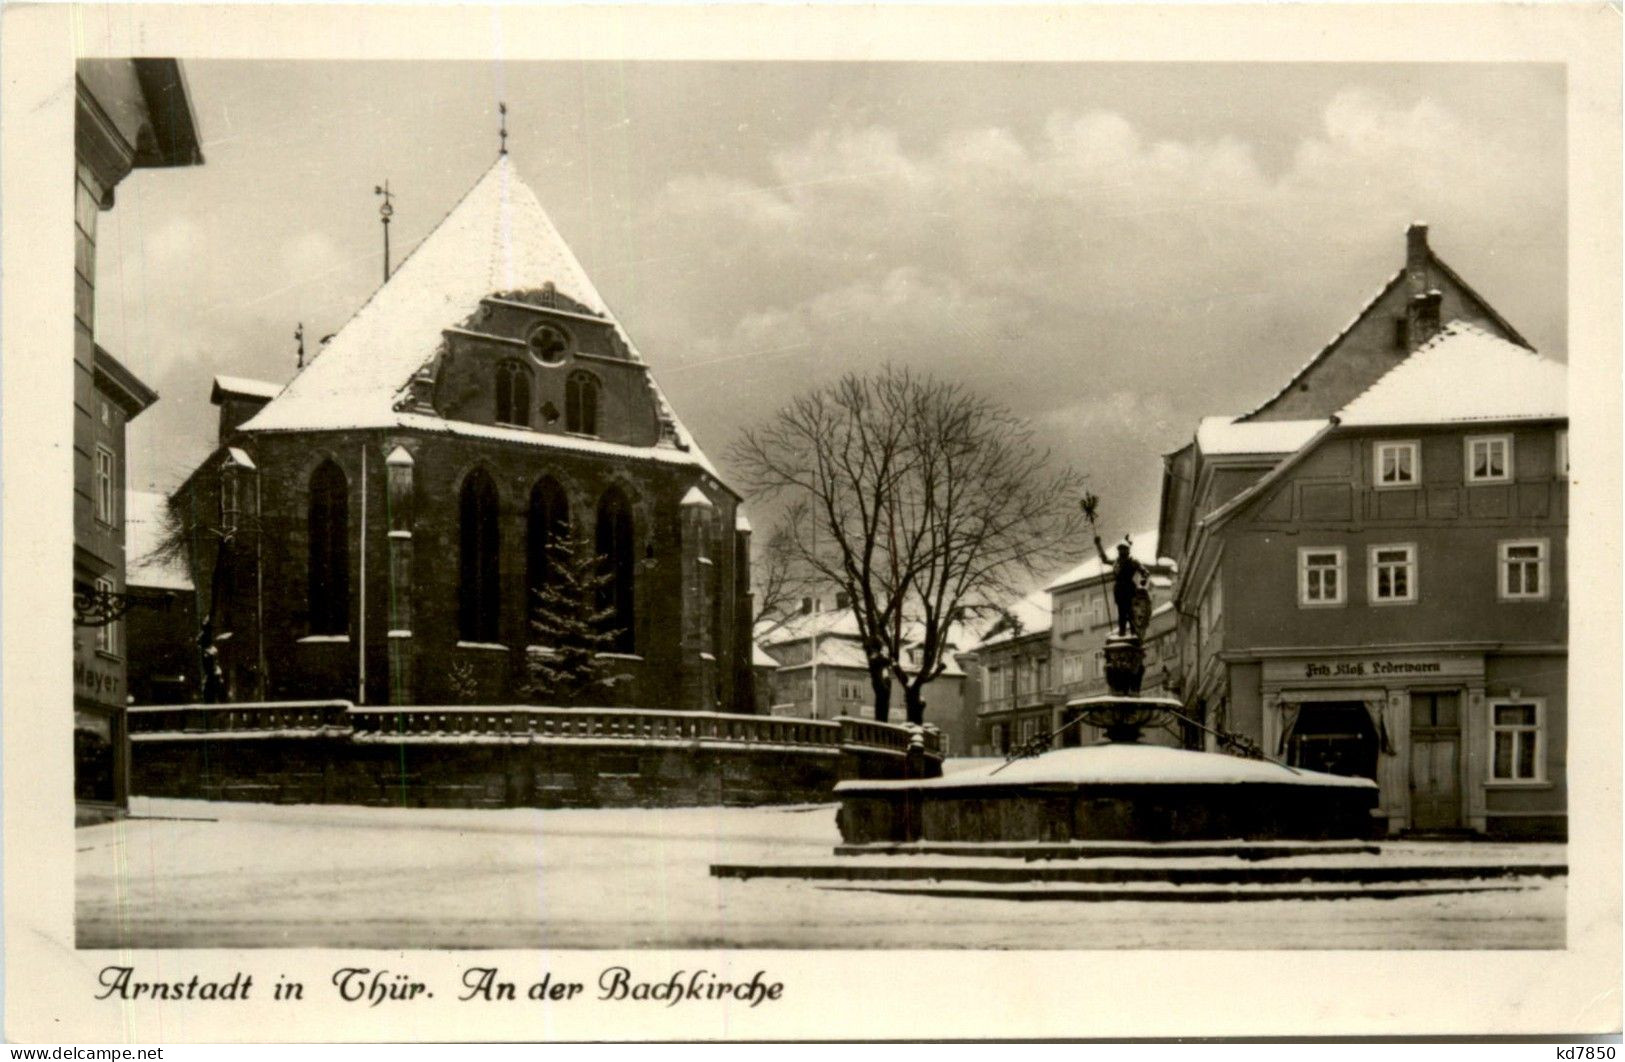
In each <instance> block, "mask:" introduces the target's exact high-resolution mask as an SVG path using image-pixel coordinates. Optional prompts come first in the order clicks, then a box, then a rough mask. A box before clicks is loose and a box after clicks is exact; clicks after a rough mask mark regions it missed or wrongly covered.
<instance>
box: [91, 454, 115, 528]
mask: <svg viewBox="0 0 1625 1062" xmlns="http://www.w3.org/2000/svg"><path fill="white" fill-rule="evenodd" d="M115 461H116V459H115V458H114V456H113V451H111V450H109V449H108V448H107V447H105V446H97V447H96V494H95V499H96V519H98V520H100V521H101V522H102V523H104V524H113V523H116V522H117V520H118V504H117V503H118V493H117V491H116V489H115V488H116V484H117V476H116V475H115V473H114V470H115V468H116V467H117V465H116V463H115Z"/></svg>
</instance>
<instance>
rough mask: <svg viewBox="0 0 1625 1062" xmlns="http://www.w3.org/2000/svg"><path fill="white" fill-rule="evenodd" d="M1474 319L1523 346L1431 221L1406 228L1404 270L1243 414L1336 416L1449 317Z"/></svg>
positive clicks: (1252, 416) (1252, 417)
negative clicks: (1453, 260)
mask: <svg viewBox="0 0 1625 1062" xmlns="http://www.w3.org/2000/svg"><path fill="white" fill-rule="evenodd" d="M1457 320H1459V321H1467V322H1470V323H1472V324H1474V325H1477V326H1478V327H1479V328H1481V329H1483V330H1484V331H1486V332H1488V333H1490V334H1491V335H1494V336H1498V337H1500V338H1502V339H1506V340H1509V341H1511V342H1513V343H1517V344H1519V345H1521V346H1528V344H1527V343H1526V342H1525V341H1524V339H1523V337H1522V336H1520V335H1519V334H1518V333H1517V331H1516V330H1515V329H1514V328H1513V327H1512V326H1511V325H1510V324H1509V323H1507V321H1506V319H1505V318H1503V317H1502V316H1501V315H1500V314H1499V313H1497V312H1496V311H1495V309H1494V307H1492V306H1490V305H1489V303H1488V302H1486V301H1485V300H1484V299H1483V298H1482V297H1481V296H1480V295H1479V294H1478V293H1477V292H1475V291H1474V290H1473V289H1472V288H1471V287H1469V286H1468V285H1467V283H1466V282H1465V281H1464V280H1462V278H1461V276H1460V275H1459V274H1458V273H1456V271H1455V270H1453V269H1451V268H1450V267H1449V266H1447V265H1445V263H1444V262H1443V261H1442V260H1441V259H1440V258H1439V257H1438V256H1437V255H1435V254H1434V253H1433V252H1432V250H1431V249H1429V247H1428V243H1427V226H1425V225H1421V224H1415V225H1412V226H1411V228H1410V230H1409V231H1408V232H1407V234H1406V262H1405V265H1404V267H1403V268H1401V269H1400V270H1399V272H1397V273H1396V274H1395V275H1394V276H1393V277H1392V279H1390V280H1389V281H1388V283H1387V284H1386V285H1385V286H1384V287H1383V288H1382V290H1381V291H1379V292H1378V293H1377V295H1376V296H1375V297H1374V298H1373V299H1372V300H1371V301H1370V302H1369V303H1367V304H1366V306H1365V308H1364V309H1362V310H1361V311H1360V312H1359V314H1357V315H1356V316H1355V318H1354V320H1353V321H1351V322H1350V323H1349V325H1348V326H1347V327H1346V328H1344V329H1343V331H1342V332H1340V333H1338V335H1337V336H1335V337H1334V338H1333V339H1332V341H1331V342H1330V343H1328V344H1327V345H1326V346H1325V347H1324V348H1323V349H1322V350H1321V351H1320V353H1318V354H1316V355H1315V357H1314V358H1313V359H1312V360H1311V361H1310V362H1309V363H1308V364H1307V365H1305V366H1304V367H1303V368H1302V369H1300V370H1298V372H1297V373H1296V374H1295V375H1294V376H1293V377H1292V379H1291V380H1290V381H1288V383H1287V385H1286V386H1285V387H1283V388H1282V389H1281V390H1280V391H1279V392H1278V393H1277V394H1276V395H1275V396H1274V397H1272V398H1271V399H1269V401H1267V402H1265V403H1264V404H1263V405H1261V406H1259V407H1258V408H1257V409H1255V410H1253V411H1252V412H1251V413H1248V414H1247V415H1246V416H1245V417H1244V418H1242V419H1243V420H1251V421H1268V420H1303V419H1312V418H1323V417H1329V416H1331V415H1332V414H1334V413H1336V412H1337V411H1338V410H1339V409H1342V408H1343V407H1344V406H1345V405H1347V404H1348V403H1349V402H1351V401H1353V400H1354V399H1355V398H1356V397H1358V396H1359V395H1361V394H1363V393H1364V392H1365V391H1366V389H1367V388H1369V387H1371V385H1372V384H1374V383H1376V382H1377V381H1378V380H1379V379H1381V378H1382V377H1383V376H1385V375H1386V374H1387V373H1388V372H1389V370H1391V369H1393V368H1395V367H1396V366H1397V365H1399V363H1400V362H1402V361H1404V360H1405V359H1406V358H1407V357H1408V356H1409V355H1410V353H1411V352H1412V351H1413V350H1415V349H1416V348H1417V347H1418V346H1420V345H1421V344H1422V343H1425V342H1426V341H1427V340H1428V339H1430V338H1432V336H1433V335H1435V334H1437V332H1438V330H1439V328H1440V327H1441V325H1442V324H1443V323H1445V322H1449V321H1457Z"/></svg>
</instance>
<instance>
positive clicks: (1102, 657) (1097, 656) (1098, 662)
mask: <svg viewBox="0 0 1625 1062" xmlns="http://www.w3.org/2000/svg"><path fill="white" fill-rule="evenodd" d="M1089 659H1090V670H1089V677H1090V678H1105V677H1106V650H1104V649H1096V650H1095V651H1094V653H1093V654H1091V656H1090V658H1089Z"/></svg>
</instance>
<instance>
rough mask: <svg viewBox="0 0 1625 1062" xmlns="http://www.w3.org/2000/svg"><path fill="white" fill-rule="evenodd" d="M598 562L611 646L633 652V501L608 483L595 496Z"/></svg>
mask: <svg viewBox="0 0 1625 1062" xmlns="http://www.w3.org/2000/svg"><path fill="white" fill-rule="evenodd" d="M594 544H595V545H596V547H597V549H598V558H599V563H600V564H601V565H602V566H603V571H604V574H605V575H607V576H609V579H608V581H607V582H606V583H605V584H604V586H603V588H602V589H601V590H600V591H599V599H598V607H599V608H600V609H608V610H609V611H610V618H609V621H608V624H609V628H610V630H612V631H614V632H615V641H614V643H613V649H614V650H615V651H616V652H618V653H630V652H632V645H633V637H632V629H633V626H634V625H635V622H636V618H635V617H634V616H633V614H632V600H633V598H632V580H633V577H634V573H635V570H636V568H635V565H636V557H635V556H634V555H633V546H632V503H631V502H629V501H627V498H626V495H625V494H624V493H623V492H622V491H621V488H619V487H611V488H609V489H608V490H606V491H605V492H604V496H603V497H602V498H599V499H598V523H597V528H596V534H595V543H594Z"/></svg>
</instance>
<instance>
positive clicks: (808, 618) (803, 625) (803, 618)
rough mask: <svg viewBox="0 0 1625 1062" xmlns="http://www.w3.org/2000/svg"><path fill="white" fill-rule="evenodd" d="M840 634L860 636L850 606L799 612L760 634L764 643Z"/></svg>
mask: <svg viewBox="0 0 1625 1062" xmlns="http://www.w3.org/2000/svg"><path fill="white" fill-rule="evenodd" d="M815 634H817V635H820V636H822V635H825V634H840V635H845V636H846V637H848V638H856V637H858V618H857V617H856V616H854V615H853V614H852V610H851V609H849V608H840V609H828V610H826V611H822V612H798V613H796V614H795V615H793V616H791V617H790V618H789V619H786V620H785V621H784V622H783V623H780V624H779V625H778V626H777V627H775V628H773V629H772V630H770V631H767V632H765V633H763V634H761V635H760V637H761V640H762V644H763V645H780V644H783V643H784V642H798V641H800V640H801V639H803V638H811V637H812V636H813V635H815Z"/></svg>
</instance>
